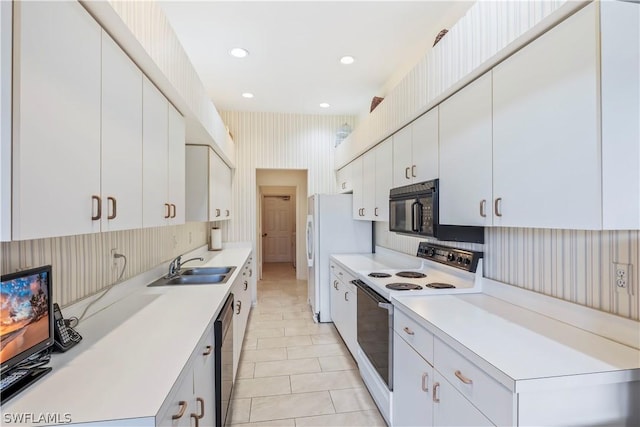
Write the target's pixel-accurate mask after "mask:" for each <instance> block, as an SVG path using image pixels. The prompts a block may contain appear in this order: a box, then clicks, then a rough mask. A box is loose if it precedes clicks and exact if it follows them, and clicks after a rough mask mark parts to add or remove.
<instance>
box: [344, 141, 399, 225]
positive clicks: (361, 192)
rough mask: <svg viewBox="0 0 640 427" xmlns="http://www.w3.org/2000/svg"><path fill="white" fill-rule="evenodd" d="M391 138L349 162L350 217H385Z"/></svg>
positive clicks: (361, 218) (387, 210) (391, 153)
mask: <svg viewBox="0 0 640 427" xmlns="http://www.w3.org/2000/svg"><path fill="white" fill-rule="evenodd" d="M392 155H393V146H392V140H391V138H388V139H386V140H385V141H383V142H382V143H380V144H378V145H377V146H375V147H374V148H372V149H371V150H369V151H367V152H366V153H364V154H363V155H362V156H360V157H358V158H357V159H356V160H354V161H353V162H351V163H349V165H348V166H349V167H350V170H351V180H352V182H353V218H354V219H360V220H365V221H388V220H389V189H390V186H391V181H392V179H393V176H392V175H393V174H392V169H393V165H392V162H391V156H392Z"/></svg>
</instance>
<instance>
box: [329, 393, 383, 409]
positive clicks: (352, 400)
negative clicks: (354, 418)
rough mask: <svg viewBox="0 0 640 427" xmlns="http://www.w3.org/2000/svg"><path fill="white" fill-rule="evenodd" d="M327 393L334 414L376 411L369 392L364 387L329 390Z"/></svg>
mask: <svg viewBox="0 0 640 427" xmlns="http://www.w3.org/2000/svg"><path fill="white" fill-rule="evenodd" d="M329 393H330V394H331V400H333V406H334V407H335V408H336V412H354V411H367V410H370V409H375V410H377V408H376V404H375V403H374V401H373V399H372V398H371V395H370V394H369V391H368V390H367V389H366V388H364V387H360V388H356V389H353V388H347V389H343V390H330V391H329Z"/></svg>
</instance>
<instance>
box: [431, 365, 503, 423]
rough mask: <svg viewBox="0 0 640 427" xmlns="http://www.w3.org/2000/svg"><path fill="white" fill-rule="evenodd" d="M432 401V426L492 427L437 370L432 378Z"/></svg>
mask: <svg viewBox="0 0 640 427" xmlns="http://www.w3.org/2000/svg"><path fill="white" fill-rule="evenodd" d="M432 399H433V425H434V426H474V427H480V426H492V425H494V424H493V423H492V422H491V421H489V419H488V418H487V417H485V416H484V415H483V414H482V412H480V411H479V410H478V409H477V408H476V407H475V406H473V405H472V404H471V402H469V401H468V400H467V399H466V398H465V397H464V396H463V395H462V394H461V393H460V392H458V391H457V390H456V388H455V387H454V386H453V385H451V383H449V381H447V380H446V379H445V378H444V376H442V375H441V374H440V373H439V372H438V371H437V370H436V371H435V372H434V377H433V385H432Z"/></svg>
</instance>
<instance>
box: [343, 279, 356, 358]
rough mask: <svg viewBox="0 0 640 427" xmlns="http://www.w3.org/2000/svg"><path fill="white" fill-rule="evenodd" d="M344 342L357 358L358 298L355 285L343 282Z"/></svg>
mask: <svg viewBox="0 0 640 427" xmlns="http://www.w3.org/2000/svg"><path fill="white" fill-rule="evenodd" d="M342 294H343V296H344V301H345V304H344V313H343V318H342V321H343V323H344V329H345V335H344V337H343V338H344V342H345V344H347V348H348V349H349V351H350V352H351V355H352V356H353V358H354V359H357V358H358V300H357V291H356V287H355V286H354V285H352V284H351V283H345V284H344V291H343V292H342Z"/></svg>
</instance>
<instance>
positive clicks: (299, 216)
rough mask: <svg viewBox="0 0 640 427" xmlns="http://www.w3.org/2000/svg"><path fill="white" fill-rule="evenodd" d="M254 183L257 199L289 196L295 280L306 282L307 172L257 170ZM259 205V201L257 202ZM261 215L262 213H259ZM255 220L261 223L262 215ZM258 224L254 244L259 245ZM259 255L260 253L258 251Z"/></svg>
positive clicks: (260, 259) (259, 259)
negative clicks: (292, 217)
mask: <svg viewBox="0 0 640 427" xmlns="http://www.w3.org/2000/svg"><path fill="white" fill-rule="evenodd" d="M256 183H257V186H258V189H259V191H258V195H257V197H258V199H260V197H261V195H291V196H293V197H292V201H293V202H294V203H295V206H294V223H295V233H296V234H295V244H296V248H295V254H294V257H295V264H296V278H297V279H298V280H306V278H307V270H308V269H307V264H306V254H305V248H306V242H305V233H304V232H305V228H306V218H307V171H301V170H281V169H272V170H269V169H259V170H257V171H256ZM257 203H258V204H259V203H260V200H257ZM260 212H261V213H262V212H263V211H260ZM256 219H257V220H258V221H259V222H261V221H262V214H260V215H257V217H256ZM260 233H261V230H260V224H258V227H257V230H256V242H257V244H260V242H261V240H260ZM258 253H260V251H258ZM258 262H259V263H261V262H262V255H260V256H258Z"/></svg>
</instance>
